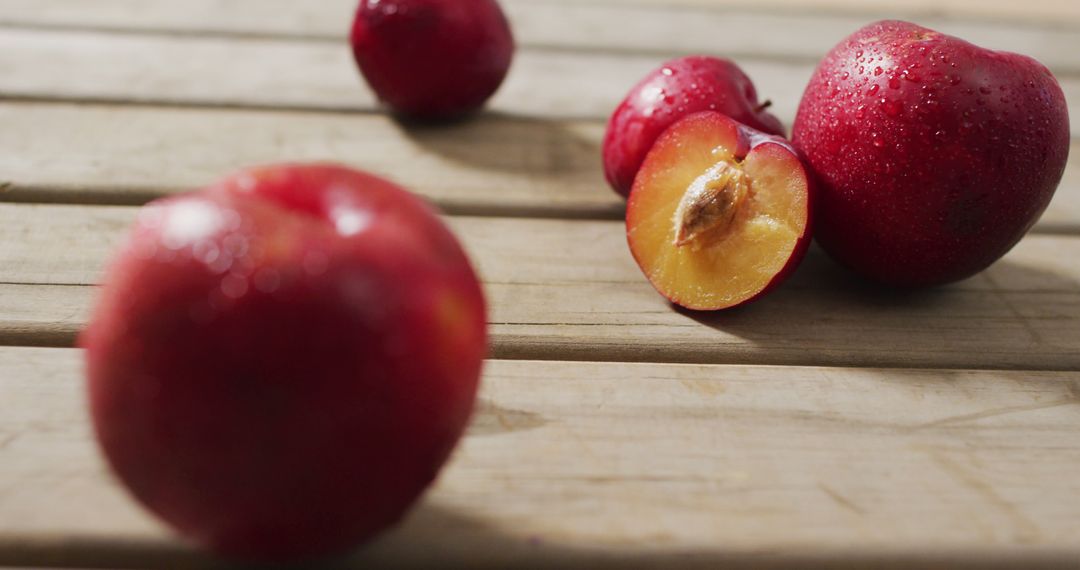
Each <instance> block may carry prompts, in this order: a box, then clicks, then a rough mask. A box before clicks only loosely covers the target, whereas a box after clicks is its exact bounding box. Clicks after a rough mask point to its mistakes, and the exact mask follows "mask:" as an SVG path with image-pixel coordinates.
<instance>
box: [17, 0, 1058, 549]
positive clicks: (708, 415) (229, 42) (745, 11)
mask: <svg viewBox="0 0 1080 570" xmlns="http://www.w3.org/2000/svg"><path fill="white" fill-rule="evenodd" d="M353 2H354V0H319V1H311V2H301V1H298V0H231V1H230V0H186V1H184V2H177V1H175V0H94V1H93V2H90V1H86V0H0V188H3V189H4V192H3V193H2V194H0V198H2V200H3V203H0V344H2V345H3V346H4V347H3V348H0V566H2V565H10V566H41V565H44V566H70V567H147V566H151V567H189V566H199V567H201V566H207V565H211V564H212V562H211V561H209V560H207V559H206V558H204V557H202V556H201V555H200V554H198V553H197V552H195V551H193V550H191V549H189V548H188V547H186V546H184V545H183V544H181V543H179V542H178V541H177V540H176V539H175V538H174V537H173V536H172V535H171V534H170V533H169V532H167V531H166V530H165V529H163V528H162V527H161V526H159V525H158V524H157V523H156V522H155V521H154V520H153V519H152V518H150V517H149V516H148V515H147V514H146V513H144V512H143V511H141V510H140V509H139V508H137V507H136V506H135V504H134V503H133V502H132V501H131V500H129V499H128V497H127V496H126V495H125V494H124V492H123V491H122V490H121V489H120V488H119V487H118V486H117V484H116V483H115V482H114V481H113V480H112V479H111V478H110V476H109V474H108V473H107V471H106V470H105V468H104V465H103V463H102V461H101V459H100V458H99V456H98V453H97V450H96V449H95V447H94V445H93V442H92V440H91V438H90V434H89V429H88V424H87V419H86V413H85V410H84V403H83V392H82V390H83V387H82V370H81V357H80V354H79V352H78V351H77V350H75V349H73V348H71V346H72V343H73V341H74V338H75V334H76V333H77V331H78V330H79V329H80V327H82V326H83V324H84V323H85V320H86V317H87V307H88V304H89V303H90V301H91V298H92V297H93V295H94V285H95V284H96V283H97V282H98V280H99V278H100V276H101V267H102V263H103V261H104V259H105V258H106V257H107V255H108V253H109V252H110V250H111V249H112V248H113V247H114V246H115V245H116V244H117V242H118V240H119V239H120V237H121V235H122V233H123V232H124V230H125V228H126V226H127V225H128V224H129V223H130V222H131V221H132V218H133V216H134V215H135V212H136V207H137V206H138V205H139V204H142V203H144V202H146V201H147V200H150V199H152V198H154V197H157V196H162V195H166V194H169V193H172V192H176V191H181V190H184V189H188V188H192V187H196V186H199V185H203V184H205V183H208V182H210V181H213V180H214V179H216V178H218V177H220V176H222V175H224V174H226V173H228V172H230V171H233V170H236V169H237V168H239V167H241V166H245V165H251V164H257V163H264V162H271V161H277V160H316V159H318V160H334V161H341V162H345V163H348V164H352V165H355V166H358V167H361V168H365V169H368V170H371V171H374V172H377V173H381V174H385V175H387V176H389V177H391V178H393V179H395V180H397V181H399V182H401V183H403V184H405V185H407V186H408V187H410V188H412V189H414V190H415V191H417V192H419V193H421V194H423V195H425V196H427V197H429V198H430V199H431V200H433V201H434V202H435V203H437V204H438V205H439V206H440V207H442V208H443V209H444V210H445V211H446V212H447V214H448V215H447V219H448V221H449V222H450V224H451V225H452V226H453V228H454V229H455V230H456V231H457V233H458V234H459V235H460V237H461V238H462V239H463V240H464V242H465V244H466V246H467V248H468V249H469V251H470V253H471V255H472V257H473V259H474V260H475V262H476V263H477V265H478V266H479V269H480V271H481V273H482V274H483V277H484V281H485V284H486V289H487V293H488V296H489V299H490V302H491V333H492V360H491V361H490V363H489V364H488V365H487V368H486V374H485V380H484V387H483V390H482V394H481V399H480V404H479V411H478V413H477V416H476V418H475V421H474V425H473V426H472V429H471V431H470V432H469V435H468V437H467V438H466V439H465V440H464V442H463V444H462V445H461V446H460V448H459V449H458V451H457V453H456V455H455V457H454V459H453V461H452V463H451V464H450V465H449V467H448V468H447V469H446V471H445V472H444V474H443V476H442V477H441V479H440V480H439V482H438V484H437V485H436V487H435V488H434V489H433V490H432V491H431V492H430V493H429V494H428V495H427V497H426V499H425V501H424V502H423V504H422V505H420V506H419V507H418V508H417V509H416V510H415V511H414V512H413V513H412V514H411V516H409V517H408V519H407V520H406V521H405V522H404V524H402V525H401V526H400V527H399V528H397V529H396V530H394V531H392V532H390V533H388V534H387V535H385V537H383V538H382V539H380V540H378V541H377V542H376V543H375V544H374V545H372V546H370V547H369V548H367V549H365V550H363V551H362V552H359V553H358V554H357V555H356V556H355V559H354V560H352V562H355V565H356V566H363V565H365V564H370V565H386V566H397V567H417V568H433V567H446V566H458V567H467V568H474V567H502V566H508V565H509V566H518V567H522V568H542V567H552V568H556V567H557V568H571V567H580V568H601V567H611V568H628V567H656V568H686V567H702V568H717V567H721V566H722V567H725V568H741V567H792V566H804V567H820V566H826V565H827V566H840V567H853V568H854V567H873V568H882V567H896V568H906V567H927V566H938V565H947V566H964V567H971V568H985V567H1007V566H1015V567H1021V568H1033V567H1080V477H1078V475H1077V473H1078V471H1080V405H1078V404H1080V373H1078V372H1077V371H1078V370H1080V261H1078V260H1080V148H1077V145H1078V144H1080V143H1078V142H1076V141H1080V121H1078V120H1074V122H1073V133H1074V135H1075V136H1077V137H1078V138H1077V139H1074V148H1073V157H1074V160H1073V161H1072V162H1071V163H1070V165H1069V167H1068V171H1067V173H1066V175H1065V180H1064V182H1063V183H1062V186H1061V188H1060V189H1059V190H1058V194H1057V197H1056V198H1055V200H1054V202H1053V204H1052V205H1051V207H1050V209H1049V211H1048V212H1047V213H1046V215H1045V216H1044V218H1043V220H1042V221H1041V222H1040V223H1039V225H1038V226H1037V227H1036V228H1035V230H1034V231H1033V232H1032V234H1031V235H1029V236H1028V237H1027V238H1026V239H1025V240H1024V241H1023V242H1021V243H1020V245H1019V246H1017V247H1016V248H1015V250H1013V251H1012V252H1011V253H1010V254H1009V255H1008V256H1006V257H1005V259H1004V260H1002V261H1001V262H999V263H998V264H996V265H995V266H994V267H993V268H991V269H990V270H988V271H986V272H984V273H982V274H980V275H978V276H976V277H974V278H972V279H969V280H967V281H964V282H962V283H958V284H955V285H952V286H949V287H944V288H941V289H938V290H933V291H923V292H916V293H911V294H907V295H897V294H893V293H887V292H883V291H880V290H876V289H874V288H870V287H867V286H864V285H861V284H859V283H858V282H857V281H855V280H854V279H852V278H851V277H850V276H848V275H846V274H845V273H843V272H841V271H840V270H839V269H837V268H836V267H835V266H834V265H832V264H831V262H829V261H828V259H826V258H825V257H824V256H823V255H822V254H821V253H820V252H817V251H812V252H811V254H810V256H809V258H808V260H807V262H806V263H805V265H804V266H803V267H802V268H801V269H800V270H799V272H798V274H797V275H796V276H795V278H794V279H793V280H792V281H791V282H789V283H788V284H787V285H786V286H784V287H783V288H782V289H781V290H779V291H778V292H776V293H775V294H774V295H772V296H770V297H768V298H766V299H765V300H763V301H761V302H759V303H757V304H755V305H753V306H751V307H747V308H745V309H741V310H735V311H731V312H725V313H721V314H717V315H712V316H702V315H694V314H688V313H685V312H680V311H677V310H673V309H672V307H670V306H669V305H668V304H666V303H665V302H664V301H663V300H662V299H661V298H660V297H659V296H658V295H657V294H656V293H655V292H654V291H653V290H652V289H651V287H650V286H649V285H648V284H647V283H646V282H645V280H644V279H643V278H642V276H641V274H640V273H639V271H638V269H637V268H636V266H635V265H634V263H633V261H632V260H631V258H630V256H629V254H628V251H627V248H626V245H625V241H624V234H623V228H622V224H621V221H620V218H621V216H622V209H623V204H622V202H621V200H620V199H618V198H617V197H616V196H615V195H614V194H613V193H612V192H611V191H610V190H608V189H607V187H606V186H605V184H604V182H603V180H602V176H601V173H600V168H599V148H598V146H599V141H600V138H601V136H602V134H603V128H604V119H605V117H606V116H607V114H608V113H609V112H610V111H611V109H612V108H613V107H614V105H615V103H616V102H617V101H618V100H619V98H621V96H622V94H623V93H624V92H625V90H626V89H627V88H628V87H629V86H630V85H631V84H632V83H634V82H635V81H636V80H637V79H638V78H639V77H640V76H641V75H643V74H644V73H645V72H646V71H648V70H649V69H651V68H653V67H655V66H657V65H658V63H659V62H660V61H662V60H663V59H665V58H667V57H670V56H673V55H677V54H684V53H692V52H706V53H714V54H719V55H726V56H729V57H733V58H735V59H737V60H738V62H739V63H740V64H742V65H743V66H744V67H745V68H746V70H747V71H748V72H749V73H750V74H751V76H752V77H753V78H754V79H755V81H756V82H757V85H758V88H759V91H760V92H761V93H763V94H765V95H767V96H768V97H769V98H771V99H772V100H773V102H774V103H775V108H776V110H777V111H778V113H779V114H780V115H781V117H782V118H783V119H784V120H785V122H787V123H788V124H790V121H791V119H792V117H793V114H794V109H795V106H796V105H797V102H798V100H799V96H800V94H801V91H802V88H803V86H804V85H805V82H806V80H807V79H808V77H809V75H810V72H811V69H812V67H813V65H814V64H815V62H816V60H817V59H818V58H819V57H820V56H821V55H822V54H823V53H824V51H825V50H827V49H828V48H829V47H830V46H831V45H833V44H834V43H835V42H836V41H838V40H839V39H840V38H842V37H843V36H844V35H846V34H847V33H849V32H851V31H853V30H854V29H856V28H857V27H859V26H860V25H862V24H863V23H865V22H868V21H870V20H873V19H876V18H879V17H881V16H884V15H891V16H901V17H905V18H909V19H913V20H916V21H918V22H920V23H923V24H925V25H928V26H930V27H934V28H938V29H940V30H942V31H946V32H952V33H956V34H958V35H961V36H963V37H965V38H967V39H970V40H972V41H975V42H976V43H982V44H985V45H991V46H995V47H999V48H1002V49H1010V50H1015V51H1020V52H1024V53H1027V54H1030V55H1033V56H1035V57H1036V58H1038V59H1040V60H1041V61H1043V62H1044V63H1046V64H1047V65H1049V66H1050V67H1051V68H1052V69H1053V70H1054V71H1055V73H1056V74H1057V75H1058V77H1059V79H1060V80H1061V82H1062V85H1063V87H1064V89H1065V91H1066V93H1067V96H1068V98H1069V101H1070V104H1071V105H1070V106H1071V107H1072V109H1073V111H1074V115H1075V114H1080V3H1078V2H1076V1H1075V0H1057V1H1054V0H1044V1H1035V0H1030V1H1027V2H1013V1H1011V0H919V1H911V2H906V3H904V4H905V5H906V7H905V8H903V9H902V11H901V12H899V13H897V12H895V11H891V12H890V11H889V8H890V6H891V5H893V4H900V3H898V2H892V1H889V0H873V1H859V0H815V1H813V2H804V1H802V0H757V1H755V2H747V1H746V0H674V1H664V0H504V4H505V5H506V8H507V10H508V12H509V14H510V15H511V18H512V19H513V21H514V25H515V29H516V33H517V36H518V40H519V44H520V49H519V52H518V56H517V59H516V61H515V64H514V69H513V71H512V74H511V77H510V78H509V80H508V81H507V83H506V84H505V85H504V87H503V89H502V90H501V91H500V92H499V94H498V95H497V96H496V98H495V99H494V100H493V102H492V105H491V110H490V112H488V113H486V114H485V115H483V116H482V117H480V118H479V119H477V120H475V121H472V122H468V123H465V124H461V125H457V126H452V127H443V128H405V127H403V126H401V125H399V124H397V123H395V122H394V121H392V120H390V119H389V118H387V117H386V116H385V115H383V114H381V113H380V112H379V111H378V109H377V108H376V106H375V104H374V100H373V98H372V96H371V94H370V93H369V91H368V90H367V88H366V87H365V86H364V85H363V84H362V82H361V81H360V79H359V77H358V75H357V73H356V72H355V70H354V68H353V64H352V62H351V59H350V55H349V53H348V50H347V48H346V45H345V43H344V42H343V40H342V35H343V34H342V32H343V30H344V29H346V28H347V26H348V23H349V20H350V17H351V12H352V8H353Z"/></svg>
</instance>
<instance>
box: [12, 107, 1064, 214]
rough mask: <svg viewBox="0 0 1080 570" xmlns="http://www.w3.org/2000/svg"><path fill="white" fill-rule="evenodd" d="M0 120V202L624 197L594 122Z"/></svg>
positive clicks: (615, 207)
mask: <svg viewBox="0 0 1080 570" xmlns="http://www.w3.org/2000/svg"><path fill="white" fill-rule="evenodd" d="M0 124H3V125H4V126H5V128H4V129H0V187H2V186H6V188H7V190H6V192H4V193H3V194H2V195H0V198H2V199H3V200H7V201H31V202H75V203H107V204H141V203H143V202H145V201H147V200H149V199H152V198H155V197H158V196H161V195H165V194H169V193H172V192H176V191H180V190H186V189H190V188H196V187H199V186H202V185H205V184H208V183H210V182H211V181H213V180H215V179H217V178H218V177H220V176H223V175H224V174H225V173H227V172H230V171H233V170H236V169H238V168H241V167H243V166H247V165H252V164H261V163H269V162H277V161H310V160H331V161H337V162H344V163H348V164H352V165H355V166H357V167H360V168H364V169H367V170H370V171H373V172H376V173H379V174H382V175H384V176H388V177H390V178H392V179H395V180H397V181H399V182H401V183H402V184H404V185H406V186H407V187H409V188H411V189H413V190H415V191H417V192H420V193H421V194H423V195H425V196H427V197H428V198H430V199H432V200H434V201H435V202H436V203H437V204H439V205H440V206H441V207H442V208H444V209H445V210H447V211H449V212H451V213H463V214H500V215H529V216H559V217H589V218H610V219H620V218H621V217H622V211H623V204H624V202H623V200H622V199H621V198H619V197H618V196H616V195H615V194H614V193H613V192H611V191H610V190H609V189H608V187H607V184H606V183H605V182H604V180H603V175H602V174H601V171H600V158H599V157H600V141H601V139H602V136H603V130H604V123H603V122H599V121H564V120H552V121H539V120H529V119H522V118H515V117H508V116H503V115H485V116H483V117H481V118H480V119H479V120H475V121H468V122H465V123H461V124H458V125H452V126H446V127H441V128H428V129H424V128H415V127H403V126H402V125H400V124H397V123H395V122H393V121H392V120H390V119H388V118H387V117H384V116H381V115H366V114H327V113H311V112H292V111H290V112H269V111H237V110H221V109H173V108H160V107H152V108H143V107H129V106H113V105H69V104H40V103H2V102H0ZM102 133H108V135H107V136H102ZM58 149H63V153H62V155H61V154H60V153H58ZM1072 157H1073V160H1072V161H1071V162H1070V163H1069V164H1068V166H1067V168H1066V172H1065V178H1064V180H1063V181H1062V185H1061V187H1060V189H1059V190H1058V193H1057V195H1056V197H1055V198H1054V201H1053V202H1052V203H1051V205H1050V208H1049V209H1048V210H1047V212H1046V215H1045V216H1043V218H1042V220H1041V221H1040V223H1039V225H1038V226H1037V231H1055V232H1070V233H1075V232H1078V231H1080V143H1078V142H1076V141H1074V143H1073V148H1072Z"/></svg>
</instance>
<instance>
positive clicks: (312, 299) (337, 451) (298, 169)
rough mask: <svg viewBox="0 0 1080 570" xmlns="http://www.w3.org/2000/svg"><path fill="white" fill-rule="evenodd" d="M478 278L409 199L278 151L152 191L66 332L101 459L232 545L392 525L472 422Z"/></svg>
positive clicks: (344, 541) (479, 332) (147, 502)
mask: <svg viewBox="0 0 1080 570" xmlns="http://www.w3.org/2000/svg"><path fill="white" fill-rule="evenodd" d="M485 312H486V310H485V303H484V297H483V292H482V290H481V286H480V284H479V282H478V280H477V278H476V275H475V273H474V272H473V269H472V267H471V265H470V263H469V260H468V258H467V257H466V255H465V253H464V251H463V250H462V249H461V247H460V245H459V244H458V242H457V240H456V239H455V237H454V236H453V234H452V233H451V232H450V230H449V229H447V227H446V226H445V225H444V224H443V222H442V221H441V220H440V219H439V218H438V217H437V216H436V215H435V213H434V211H433V210H432V209H431V208H430V207H429V206H428V205H427V204H426V203H424V202H423V201H422V200H420V199H419V198H417V197H415V196H413V195H412V194H410V193H408V192H407V191H405V190H404V189H402V188H400V187H398V186H397V185H395V184H393V183H390V182H388V181H386V180H383V179H380V178H377V177H375V176H371V175H368V174H365V173H362V172H357V171H353V170H350V169H347V168H344V167H340V166H335V165H323V164H319V165H277V166H270V167H264V168H257V169H252V170H248V171H245V172H242V173H239V174H237V175H235V176H232V177H229V178H227V179H225V180H224V181H222V182H220V183H218V184H215V185H213V186H210V187H208V188H206V189H203V190H201V191H197V192H193V193H189V194H185V195H179V196H174V197H170V198H165V199H162V200H158V201H156V202H153V203H151V204H150V205H148V206H147V207H145V208H144V209H143V210H142V211H141V212H140V214H139V216H138V219H137V221H136V222H135V225H134V227H133V229H132V231H131V233H130V235H129V236H128V239H127V241H126V242H125V243H124V244H123V245H122V246H121V247H120V249H119V251H118V252H117V255H116V256H115V258H114V260H113V262H112V263H111V265H110V266H109V269H108V271H107V273H106V275H105V279H104V285H103V287H102V290H101V292H100V296H99V299H98V300H97V303H96V306H95V308H94V311H93V314H92V318H91V321H90V324H89V326H88V328H87V330H86V331H85V332H84V333H83V334H82V335H81V338H80V344H81V345H82V346H83V347H85V349H86V363H87V376H88V390H89V400H90V409H91V417H92V419H93V424H94V428H95V433H96V436H97V439H98V442H99V443H100V446H101V448H102V450H103V452H104V454H105V457H106V458H107V460H108V463H109V464H110V465H111V467H112V469H113V471H114V473H115V474H116V475H117V476H118V478H119V479H120V481H121V482H122V483H123V484H124V485H125V486H126V487H127V488H128V490H129V491H130V492H131V493H132V494H133V495H134V497H135V498H136V499H137V500H138V501H139V502H140V503H141V504H142V505H144V506H145V507H146V508H147V509H149V510H150V511H151V512H153V513H154V514H155V515H157V516H158V517H160V518H161V519H162V520H163V521H165V522H166V523H168V524H169V525H170V526H171V527H173V528H174V529H175V530H176V531H178V532H179V533H180V534H181V535H183V536H184V537H186V538H187V539H188V540H190V541H192V542H194V543H196V544H198V545H200V546H202V547H204V548H207V549H209V550H211V551H213V552H214V553H216V554H219V555H221V556H223V557H226V558H229V559H237V560H241V561H257V562H293V561H304V560H311V559H316V558H322V557H325V556H328V555H333V554H337V553H340V552H343V551H346V550H349V549H351V548H353V547H354V546H356V545H358V544H361V543H363V542H364V541H366V540H368V539H370V538H371V537H373V536H374V535H376V534H378V533H379V532H381V531H383V530H384V529H386V528H388V527H389V526H391V525H393V524H394V523H395V522H396V521H397V520H399V519H400V517H401V516H402V515H403V514H404V513H405V512H406V511H407V510H408V508H409V507H410V506H411V505H412V504H413V503H414V502H415V501H416V500H417V499H418V497H419V496H420V495H421V493H422V492H423V490H424V489H425V488H426V487H427V486H428V485H429V484H430V483H431V482H432V481H433V479H434V478H435V476H436V474H437V473H438V472H439V470H440V468H441V466H442V465H443V463H444V462H445V461H446V459H447V457H448V456H449V454H450V452H451V451H452V449H453V448H454V446H455V444H456V442H457V441H458V439H459V438H460V437H461V435H462V433H463V431H464V429H465V426H466V424H467V422H468V420H469V416H470V414H471V411H472V408H473V403H474V400H475V396H476V391H477V387H478V382H479V375H480V369H481V364H482V360H483V358H484V356H485V355H486V352H487V332H486V318H485Z"/></svg>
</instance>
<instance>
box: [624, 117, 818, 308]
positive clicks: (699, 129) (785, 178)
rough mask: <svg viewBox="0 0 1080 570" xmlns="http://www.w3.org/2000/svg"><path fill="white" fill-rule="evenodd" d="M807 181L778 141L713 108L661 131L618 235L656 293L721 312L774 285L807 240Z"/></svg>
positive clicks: (795, 260)
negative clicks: (621, 234) (624, 239)
mask: <svg viewBox="0 0 1080 570" xmlns="http://www.w3.org/2000/svg"><path fill="white" fill-rule="evenodd" d="M810 190H811V188H810V183H809V179H808V177H807V175H806V172H805V170H804V168H803V165H802V162H801V160H800V159H799V157H798V154H797V153H796V152H795V151H794V150H793V149H792V148H791V147H790V145H788V144H787V143H786V142H785V141H784V140H783V139H780V138H778V137H772V136H769V135H765V134H762V133H759V132H757V131H754V130H752V129H750V128H748V127H745V126H743V125H740V124H738V123H736V122H734V121H732V120H731V119H728V118H727V117H725V116H723V115H721V114H719V113H713V112H705V113H699V114H695V115H691V116H689V117H687V118H685V119H683V120H682V121H680V122H678V123H676V124H675V125H674V126H672V127H671V128H670V129H669V130H668V131H666V132H665V133H664V134H663V135H662V136H661V137H660V138H659V139H658V140H657V143H656V145H655V146H654V147H653V149H652V150H651V151H650V152H649V154H648V156H647V157H646V159H645V162H644V164H643V166H642V169H641V171H640V172H639V173H638V176H637V178H636V179H635V181H634V187H633V190H632V191H631V194H630V200H629V204H628V207H627V217H626V231H627V239H628V242H629V244H630V249H631V251H632V252H633V255H634V259H635V260H636V261H637V263H638V265H639V266H640V267H641V269H642V271H643V272H644V273H645V275H646V277H648V279H649V281H650V282H651V283H652V284H653V286H654V287H656V289H657V290H658V291H659V292H660V293H661V294H663V295H664V296H665V297H667V298H668V299H670V300H671V301H672V302H674V303H676V304H678V305H681V306H683V307H686V308H689V309H701V310H711V309H723V308H728V307H734V306H737V305H741V304H743V303H746V302H748V301H751V300H753V299H755V298H757V297H759V296H761V295H762V294H763V293H765V292H767V291H768V290H770V289H771V288H773V287H775V286H776V285H778V284H779V282H780V281H781V280H783V278H784V277H786V276H787V274H788V273H790V272H791V271H792V270H793V269H794V267H795V266H796V265H797V264H798V262H799V261H800V260H801V258H802V257H803V255H804V254H805V251H806V247H807V245H808V244H809V235H810V234H809V227H810V222H811V216H810V205H811V202H810Z"/></svg>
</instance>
